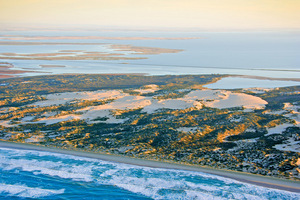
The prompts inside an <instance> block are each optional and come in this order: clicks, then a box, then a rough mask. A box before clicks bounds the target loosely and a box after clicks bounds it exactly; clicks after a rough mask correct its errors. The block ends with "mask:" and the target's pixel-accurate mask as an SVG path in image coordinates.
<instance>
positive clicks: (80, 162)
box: [0, 148, 300, 200]
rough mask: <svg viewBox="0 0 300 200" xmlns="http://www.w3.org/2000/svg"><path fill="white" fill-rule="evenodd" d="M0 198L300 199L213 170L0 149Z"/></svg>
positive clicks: (291, 194) (287, 193)
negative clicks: (153, 165)
mask: <svg viewBox="0 0 300 200" xmlns="http://www.w3.org/2000/svg"><path fill="white" fill-rule="evenodd" d="M0 199H51V200H55V199H64V200H66V199H80V200H83V199H106V200H111V199H120V200H121V199H122V200H123V199H124V200H125V199H136V200H137V199H139V200H142V199H205V200H209V199H239V200H242V199H253V200H257V199H289V200H293V199H300V194H297V193H292V192H286V191H281V190H276V189H268V188H264V187H259V186H254V185H250V184H246V183H242V182H238V181H235V180H231V179H228V178H223V177H219V176H215V175H210V174H205V173H200V172H190V171H181V170H171V169H159V168H149V167H140V166H134V165H128V164H122V163H113V162H107V161H101V160H97V159H90V158H83V157H77V156H71V155H64V154H58V153H49V152H41V151H33V150H17V149H9V148H0Z"/></svg>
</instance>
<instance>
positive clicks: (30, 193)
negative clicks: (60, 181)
mask: <svg viewBox="0 0 300 200" xmlns="http://www.w3.org/2000/svg"><path fill="white" fill-rule="evenodd" d="M64 192H65V189H59V190H50V189H43V188H37V187H28V186H26V185H18V184H15V185H11V184H5V183H0V194H6V195H8V196H17V197H22V198H41V197H46V196H52V195H58V194H63V193H64Z"/></svg>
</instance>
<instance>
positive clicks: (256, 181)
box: [0, 141, 300, 193]
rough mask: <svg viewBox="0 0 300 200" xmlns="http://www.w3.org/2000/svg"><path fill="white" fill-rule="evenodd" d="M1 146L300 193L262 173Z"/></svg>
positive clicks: (293, 184)
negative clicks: (175, 171) (210, 176)
mask: <svg viewBox="0 0 300 200" xmlns="http://www.w3.org/2000/svg"><path fill="white" fill-rule="evenodd" d="M0 148H13V149H22V150H36V151H44V152H53V153H60V154H67V155H73V156H80V157H86V158H94V159H98V160H105V161H110V162H117V163H124V164H130V165H137V166H143V167H151V168H164V169H175V170H186V171H194V172H202V173H208V174H213V175H217V176H221V177H225V178H230V179H233V180H237V181H240V182H243V183H248V184H252V185H257V186H262V187H267V188H272V189H279V190H285V191H289V192H296V193H300V181H293V180H288V179H280V178H274V177H268V176H261V175H255V174H250V173H245V172H238V171H232V170H225V169H214V168H209V167H204V166H196V165H186V164H177V163H172V162H166V161H154V160H146V159H140V158H130V157H125V156H121V155H112V154H106V153H93V152H87V151H80V150H67V149H60V148H55V147H45V146H38V145H34V144H24V143H14V142H7V141H0Z"/></svg>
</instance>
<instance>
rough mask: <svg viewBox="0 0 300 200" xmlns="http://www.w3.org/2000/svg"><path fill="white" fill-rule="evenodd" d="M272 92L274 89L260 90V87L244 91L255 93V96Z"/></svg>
mask: <svg viewBox="0 0 300 200" xmlns="http://www.w3.org/2000/svg"><path fill="white" fill-rule="evenodd" d="M271 90H273V89H272V88H260V87H254V88H246V89H243V91H249V92H253V93H255V94H263V93H265V92H269V91H271Z"/></svg>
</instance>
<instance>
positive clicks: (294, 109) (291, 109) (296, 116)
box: [284, 103, 300, 127]
mask: <svg viewBox="0 0 300 200" xmlns="http://www.w3.org/2000/svg"><path fill="white" fill-rule="evenodd" d="M284 109H285V110H286V111H287V112H288V114H285V115H284V116H285V117H288V118H290V119H293V120H295V123H296V126H298V127H300V112H299V111H298V110H300V106H298V105H292V104H290V103H285V104H284Z"/></svg>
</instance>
